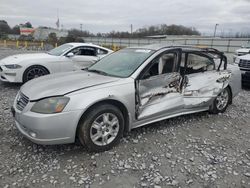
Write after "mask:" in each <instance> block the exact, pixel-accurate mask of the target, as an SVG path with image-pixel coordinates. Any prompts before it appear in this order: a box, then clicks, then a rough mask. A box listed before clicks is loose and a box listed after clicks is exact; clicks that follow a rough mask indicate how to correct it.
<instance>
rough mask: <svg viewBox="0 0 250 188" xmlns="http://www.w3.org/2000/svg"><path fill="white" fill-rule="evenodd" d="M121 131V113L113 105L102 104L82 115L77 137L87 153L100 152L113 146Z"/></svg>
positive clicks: (122, 128) (122, 127) (122, 121)
mask: <svg viewBox="0 0 250 188" xmlns="http://www.w3.org/2000/svg"><path fill="white" fill-rule="evenodd" d="M123 130H124V117H123V114H122V112H121V111H120V110H119V109H118V108H117V107H115V106H113V105H110V104H102V105H98V106H96V107H95V108H94V109H92V110H91V111H90V112H89V113H87V114H85V115H84V118H83V120H82V121H81V122H80V124H79V129H78V137H79V139H80V142H81V143H82V144H83V145H85V146H86V147H87V149H88V150H89V151H94V152H100V151H105V150H109V149H111V148H112V147H113V146H115V145H116V144H117V143H118V142H119V140H120V138H121V137H122V134H123Z"/></svg>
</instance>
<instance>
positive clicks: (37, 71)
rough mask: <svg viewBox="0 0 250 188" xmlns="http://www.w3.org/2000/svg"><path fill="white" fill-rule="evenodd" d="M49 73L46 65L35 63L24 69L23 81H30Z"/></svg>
mask: <svg viewBox="0 0 250 188" xmlns="http://www.w3.org/2000/svg"><path fill="white" fill-rule="evenodd" d="M47 74H49V71H48V70H47V69H46V68H45V67H43V66H40V65H34V66H31V67H29V68H28V69H26V70H25V71H24V74H23V82H24V83H25V82H28V81H29V80H32V79H34V78H38V77H40V76H44V75H47Z"/></svg>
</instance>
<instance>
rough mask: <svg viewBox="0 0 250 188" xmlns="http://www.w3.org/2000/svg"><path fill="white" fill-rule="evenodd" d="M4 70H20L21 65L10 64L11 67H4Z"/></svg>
mask: <svg viewBox="0 0 250 188" xmlns="http://www.w3.org/2000/svg"><path fill="white" fill-rule="evenodd" d="M4 66H5V67H6V68H8V69H20V68H22V66H21V65H17V64H12V65H4Z"/></svg>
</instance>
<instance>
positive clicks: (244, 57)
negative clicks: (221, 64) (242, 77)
mask: <svg viewBox="0 0 250 188" xmlns="http://www.w3.org/2000/svg"><path fill="white" fill-rule="evenodd" d="M238 58H239V59H243V60H250V54H246V55H242V56H240V57H238Z"/></svg>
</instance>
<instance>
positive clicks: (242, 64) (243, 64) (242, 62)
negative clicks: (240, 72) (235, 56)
mask: <svg viewBox="0 0 250 188" xmlns="http://www.w3.org/2000/svg"><path fill="white" fill-rule="evenodd" d="M239 67H240V68H246V69H250V60H243V59H241V60H240V63H239Z"/></svg>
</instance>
